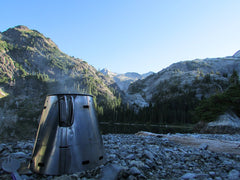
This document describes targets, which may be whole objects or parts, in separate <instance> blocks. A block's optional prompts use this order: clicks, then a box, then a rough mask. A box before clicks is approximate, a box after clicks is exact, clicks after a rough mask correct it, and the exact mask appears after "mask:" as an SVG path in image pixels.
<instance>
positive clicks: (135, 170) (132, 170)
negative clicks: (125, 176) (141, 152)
mask: <svg viewBox="0 0 240 180" xmlns="http://www.w3.org/2000/svg"><path fill="white" fill-rule="evenodd" d="M129 174H131V175H134V176H137V175H140V174H141V171H140V170H139V169H138V168H137V167H135V166H134V167H131V168H130V170H129Z"/></svg>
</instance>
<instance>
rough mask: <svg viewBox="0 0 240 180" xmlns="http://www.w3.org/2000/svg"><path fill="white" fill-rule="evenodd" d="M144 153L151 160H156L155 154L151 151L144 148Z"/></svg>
mask: <svg viewBox="0 0 240 180" xmlns="http://www.w3.org/2000/svg"><path fill="white" fill-rule="evenodd" d="M143 155H144V156H145V157H146V158H148V159H150V160H151V161H154V155H153V153H151V152H150V151H148V150H144V153H143Z"/></svg>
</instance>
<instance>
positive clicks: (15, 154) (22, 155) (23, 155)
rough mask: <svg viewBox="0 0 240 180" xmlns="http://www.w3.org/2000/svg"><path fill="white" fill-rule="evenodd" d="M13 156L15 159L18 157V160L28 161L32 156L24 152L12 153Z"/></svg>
mask: <svg viewBox="0 0 240 180" xmlns="http://www.w3.org/2000/svg"><path fill="white" fill-rule="evenodd" d="M12 155H13V156H14V157H16V158H26V159H28V158H31V156H30V155H28V154H26V153H24V152H16V153H12Z"/></svg>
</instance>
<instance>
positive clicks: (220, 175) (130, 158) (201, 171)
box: [0, 134, 240, 180]
mask: <svg viewBox="0 0 240 180" xmlns="http://www.w3.org/2000/svg"><path fill="white" fill-rule="evenodd" d="M174 136H179V137H194V138H198V139H199V138H200V139H201V138H203V139H218V140H224V141H229V142H231V141H234V142H235V143H236V142H238V141H239V144H240V135H211V134H208V135H206V134H174ZM103 143H104V146H105V154H106V162H105V163H104V164H103V165H101V166H99V167H96V168H95V169H93V170H89V171H84V172H76V173H74V174H68V175H62V176H47V175H38V174H35V173H32V172H31V171H29V170H28V169H27V165H28V163H29V161H30V159H31V152H32V149H33V144H34V140H28V141H18V142H8V143H1V144H0V163H2V161H3V160H4V159H6V158H7V157H9V156H12V157H15V158H17V159H19V160H20V161H21V168H20V169H19V170H18V172H19V173H20V175H21V177H22V179H26V180H30V179H49V180H50V179H57V180H63V179H69V180H79V179H129V180H132V179H201V180H202V179H207V180H211V179H218V180H220V179H231V180H235V179H240V155H237V154H231V153H226V152H222V153H219V152H218V153H216V152H212V151H209V150H208V145H207V144H202V145H201V146H199V147H192V146H185V145H181V144H179V143H174V142H173V141H170V140H168V138H166V137H164V138H162V137H156V136H139V135H133V134H108V135H103ZM0 179H11V175H10V174H8V173H6V172H4V171H3V170H2V169H0Z"/></svg>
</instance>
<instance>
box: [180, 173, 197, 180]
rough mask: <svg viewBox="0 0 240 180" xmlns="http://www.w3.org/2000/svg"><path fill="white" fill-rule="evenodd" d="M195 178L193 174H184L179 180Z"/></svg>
mask: <svg viewBox="0 0 240 180" xmlns="http://www.w3.org/2000/svg"><path fill="white" fill-rule="evenodd" d="M195 177H197V175H196V174H195V173H186V174H184V175H183V176H182V177H181V179H194V178H195Z"/></svg>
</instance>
